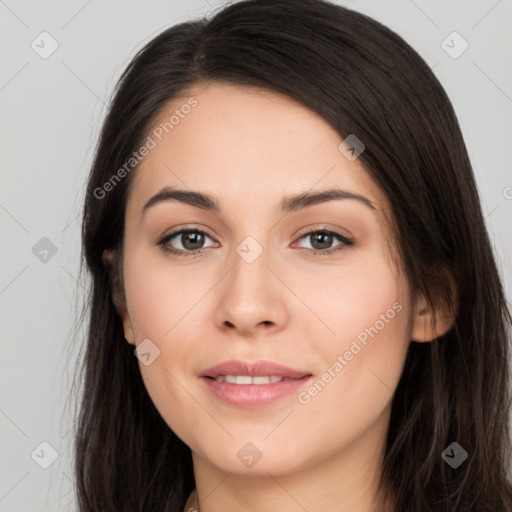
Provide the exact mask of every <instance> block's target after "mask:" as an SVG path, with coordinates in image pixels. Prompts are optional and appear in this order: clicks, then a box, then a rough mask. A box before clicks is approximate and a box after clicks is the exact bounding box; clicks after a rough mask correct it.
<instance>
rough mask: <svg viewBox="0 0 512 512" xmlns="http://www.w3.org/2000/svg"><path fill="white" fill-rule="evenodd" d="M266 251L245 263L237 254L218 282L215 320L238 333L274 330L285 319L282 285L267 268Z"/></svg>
mask: <svg viewBox="0 0 512 512" xmlns="http://www.w3.org/2000/svg"><path fill="white" fill-rule="evenodd" d="M269 259H270V258H269V257H268V254H267V252H265V251H264V252H263V253H262V254H261V255H260V256H259V257H258V258H257V259H256V260H255V261H252V262H251V263H248V262H247V261H245V260H244V259H243V258H242V257H239V256H238V254H237V255H236V256H235V257H234V258H233V267H232V269H231V271H230V272H229V273H228V275H227V276H226V277H225V279H223V280H222V283H220V286H221V291H220V293H219V295H218V301H217V305H216V309H215V318H214V320H215V323H216V325H217V326H218V327H219V328H220V329H222V330H225V331H229V330H231V331H233V332H234V333H235V332H236V333H237V334H238V336H244V337H253V336H258V335H259V334H274V333H277V332H279V331H281V330H282V329H284V328H285V325H286V323H287V321H288V313H287V308H286V307H285V302H284V297H285V295H286V294H285V291H286V290H285V286H284V285H283V283H282V281H281V280H280V279H279V278H278V277H277V276H276V270H275V269H272V268H270V266H269V263H270V261H269Z"/></svg>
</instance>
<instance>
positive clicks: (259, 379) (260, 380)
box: [252, 376, 270, 384]
mask: <svg viewBox="0 0 512 512" xmlns="http://www.w3.org/2000/svg"><path fill="white" fill-rule="evenodd" d="M252 383H253V384H269V383H270V377H263V376H262V377H253V378H252Z"/></svg>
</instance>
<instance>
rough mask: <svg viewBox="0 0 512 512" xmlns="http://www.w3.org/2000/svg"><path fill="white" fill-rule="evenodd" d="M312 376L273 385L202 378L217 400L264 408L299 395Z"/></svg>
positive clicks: (241, 405) (247, 406) (238, 405)
mask: <svg viewBox="0 0 512 512" xmlns="http://www.w3.org/2000/svg"><path fill="white" fill-rule="evenodd" d="M311 378H312V375H308V376H306V377H302V378H301V379H293V380H285V381H280V382H273V383H272V384H229V383H227V382H218V381H216V380H215V379H211V378H208V377H201V380H202V381H203V382H204V383H205V384H206V386H207V388H208V389H209V390H210V392H211V393H213V394H214V395H215V396H216V397H217V398H220V399H221V400H222V401H224V402H226V403H228V404H230V405H234V406H235V407H246V408H251V407H263V406H265V405H268V404H271V403H273V402H276V401H277V400H279V399H281V398H283V397H285V396H287V395H290V394H292V393H297V392H298V391H299V390H300V388H302V387H303V386H304V385H305V383H306V382H309V381H310V379H311Z"/></svg>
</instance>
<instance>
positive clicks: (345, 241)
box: [157, 229, 354, 258]
mask: <svg viewBox="0 0 512 512" xmlns="http://www.w3.org/2000/svg"><path fill="white" fill-rule="evenodd" d="M182 233H199V234H203V235H206V236H207V237H208V238H211V237H210V236H209V235H208V233H205V232H204V231H201V230H200V229H180V230H178V231H174V232H172V233H169V234H168V235H165V236H164V237H163V238H162V239H161V240H160V241H159V242H158V243H157V245H158V246H159V248H160V250H162V251H163V252H164V253H170V254H173V255H174V256H178V257H185V258H186V257H190V256H196V255H197V256H199V255H200V254H202V253H203V252H204V251H205V250H206V249H208V247H203V248H201V249H195V250H192V251H184V250H182V249H174V248H172V247H169V246H168V245H167V244H168V242H169V240H171V239H172V238H174V237H175V236H176V235H180V234H182ZM317 233H323V234H328V235H334V236H335V237H336V238H338V240H339V241H341V242H342V243H341V244H339V245H336V246H334V247H331V248H330V249H323V250H322V249H308V248H305V247H301V248H299V250H302V252H305V253H306V254H311V253H314V254H313V255H314V256H315V257H317V256H318V257H322V256H328V255H330V254H333V253H334V252H337V251H340V250H343V249H346V248H347V247H350V246H352V245H354V241H353V240H352V239H350V238H347V237H346V236H344V235H342V234H341V233H338V232H337V231H332V230H328V229H315V230H313V231H308V232H307V233H304V234H302V235H301V236H300V237H299V240H300V239H302V238H305V237H308V236H311V235H314V234H317Z"/></svg>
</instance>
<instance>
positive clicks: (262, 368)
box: [200, 359, 311, 385]
mask: <svg viewBox="0 0 512 512" xmlns="http://www.w3.org/2000/svg"><path fill="white" fill-rule="evenodd" d="M219 375H249V376H251V377H261V376H264V375H278V376H279V377H287V378H289V379H300V378H302V377H304V376H306V375H311V374H310V373H309V372H307V371H302V370H297V369H294V368H290V367H288V366H284V365H282V364H279V363H274V362H273V361H249V362H245V361H236V360H234V359H232V360H230V361H224V362H223V363H220V364H217V365H215V366H212V367H211V368H207V369H206V370H204V371H203V372H201V374H200V377H213V378H215V377H218V376H219ZM237 385H238V384H237Z"/></svg>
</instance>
